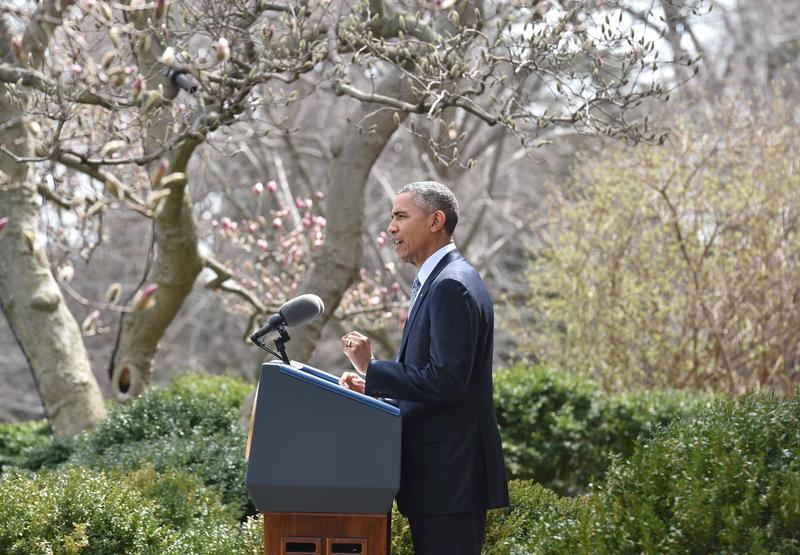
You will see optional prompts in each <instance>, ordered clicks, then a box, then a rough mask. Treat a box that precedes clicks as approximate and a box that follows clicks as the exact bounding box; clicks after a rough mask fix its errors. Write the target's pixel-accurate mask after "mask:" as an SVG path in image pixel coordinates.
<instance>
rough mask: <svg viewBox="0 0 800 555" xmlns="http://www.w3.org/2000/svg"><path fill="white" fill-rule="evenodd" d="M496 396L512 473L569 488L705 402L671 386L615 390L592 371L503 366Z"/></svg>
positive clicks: (559, 489) (602, 470) (568, 491)
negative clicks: (588, 375)
mask: <svg viewBox="0 0 800 555" xmlns="http://www.w3.org/2000/svg"><path fill="white" fill-rule="evenodd" d="M494 397H495V406H496V408H497V418H498V423H499V425H500V432H501V434H502V437H503V450H504V453H505V460H506V466H507V469H508V473H509V476H510V477H512V478H520V479H532V480H536V481H537V482H539V483H540V484H542V485H545V486H547V487H548V488H551V489H553V490H554V491H556V492H558V493H561V494H567V495H574V494H576V493H580V492H581V491H583V490H585V488H586V486H588V484H589V483H590V481H591V480H592V479H597V478H599V477H602V475H603V474H604V473H605V471H606V469H607V467H608V465H609V464H610V460H611V457H612V456H613V455H619V456H623V457H624V456H628V455H629V454H630V453H632V452H633V447H634V445H635V444H636V441H637V439H640V438H644V437H647V436H649V435H650V434H652V433H653V431H654V430H657V429H658V428H659V427H660V426H662V425H663V424H665V423H667V422H670V421H671V420H673V419H675V418H676V417H678V416H681V415H684V414H687V413H689V412H690V411H691V410H692V409H693V408H694V407H696V406H697V405H698V404H699V402H700V399H699V398H698V397H697V396H692V395H688V394H686V393H682V392H670V391H661V392H644V393H635V394H625V395H621V394H616V395H609V394H606V393H603V392H602V390H601V389H600V388H599V387H598V386H597V385H596V384H595V383H593V382H591V381H589V380H587V379H585V378H581V377H577V376H574V375H572V374H567V373H560V372H554V371H552V370H549V369H546V368H526V367H517V368H514V369H511V370H506V371H502V372H497V373H496V374H495V376H494Z"/></svg>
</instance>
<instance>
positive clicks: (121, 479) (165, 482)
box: [0, 467, 263, 555]
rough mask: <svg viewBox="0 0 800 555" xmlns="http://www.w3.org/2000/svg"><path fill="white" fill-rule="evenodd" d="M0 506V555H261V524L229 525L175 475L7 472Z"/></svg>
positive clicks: (194, 484)
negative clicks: (5, 554)
mask: <svg viewBox="0 0 800 555" xmlns="http://www.w3.org/2000/svg"><path fill="white" fill-rule="evenodd" d="M0 499H2V500H3V502H2V503H0V552H2V553H8V554H9V555H17V554H18V555H34V554H42V555H44V554H52V553H56V554H73V553H80V554H81V555H95V554H96V555H108V554H109V553H125V554H131V555H137V554H148V555H149V554H153V555H156V554H159V555H160V554H167V553H169V554H175V555H177V554H186V553H193V554H198V555H211V554H213V555H230V554H232V553H241V554H253V555H254V554H256V553H260V552H261V550H262V549H263V543H262V536H261V528H260V525H259V519H251V520H248V521H246V522H245V523H243V524H240V523H239V522H237V521H236V520H234V519H231V518H230V517H229V516H228V515H227V513H228V512H229V511H228V509H227V508H226V507H225V506H224V505H223V504H222V503H221V501H220V499H219V497H218V496H217V495H216V493H215V492H213V491H212V490H209V489H207V488H205V487H204V486H203V485H202V484H201V483H200V482H199V481H198V480H197V479H196V478H194V477H192V476H190V475H189V474H186V473H183V472H178V471H169V472H166V473H157V472H155V471H154V470H153V469H152V468H143V469H140V470H137V471H134V472H127V473H123V472H111V473H105V472H99V471H94V470H91V469H88V468H80V467H75V468H65V469H61V470H53V469H45V470H42V471H40V472H37V473H31V472H26V471H19V470H10V471H7V472H4V473H3V474H2V475H1V476H0Z"/></svg>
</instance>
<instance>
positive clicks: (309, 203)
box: [306, 198, 314, 210]
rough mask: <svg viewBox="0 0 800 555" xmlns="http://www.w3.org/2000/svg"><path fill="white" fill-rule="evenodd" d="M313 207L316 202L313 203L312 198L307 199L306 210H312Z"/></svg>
mask: <svg viewBox="0 0 800 555" xmlns="http://www.w3.org/2000/svg"><path fill="white" fill-rule="evenodd" d="M312 206H314V201H312V200H311V199H310V198H307V199H306V209H308V210H311V207H312Z"/></svg>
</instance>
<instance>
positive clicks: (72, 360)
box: [0, 95, 106, 436]
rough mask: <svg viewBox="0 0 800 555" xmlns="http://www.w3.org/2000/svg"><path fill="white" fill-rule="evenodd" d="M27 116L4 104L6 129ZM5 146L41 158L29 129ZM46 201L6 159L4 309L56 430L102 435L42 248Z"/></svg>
mask: <svg viewBox="0 0 800 555" xmlns="http://www.w3.org/2000/svg"><path fill="white" fill-rule="evenodd" d="M22 116H23V114H22V113H21V112H19V111H17V110H16V109H14V108H13V107H11V106H9V104H8V102H7V97H6V96H5V95H2V96H0V121H4V122H7V121H12V120H13V119H14V118H21V117H22ZM0 143H2V144H4V145H7V148H9V147H10V149H13V151H14V152H15V154H17V155H18V156H32V155H33V152H34V141H33V139H32V137H31V136H30V134H29V132H28V129H27V126H26V125H25V124H23V123H21V122H20V123H18V124H16V125H13V126H11V127H6V128H5V129H4V130H3V131H2V135H1V136H0ZM12 145H13V146H12ZM38 201H39V199H38V193H37V190H36V183H35V176H34V175H33V172H32V168H31V167H30V166H28V165H27V164H17V163H16V162H15V161H14V160H13V159H11V158H10V157H8V156H5V155H3V154H0V219H4V218H8V220H7V223H6V225H5V227H4V228H3V229H2V230H0V268H2V269H0V302H1V303H2V306H3V310H4V312H5V313H6V316H7V318H8V322H9V324H10V326H11V327H12V329H14V330H15V332H16V334H17V336H18V338H19V341H20V343H21V344H22V348H23V349H24V350H25V353H26V354H27V357H28V359H29V360H30V364H31V366H32V369H33V372H34V375H35V378H36V381H37V382H38V384H39V390H40V394H41V396H42V402H43V403H44V406H45V410H46V411H47V414H48V417H49V419H50V423H51V425H52V426H53V430H54V431H55V433H56V434H58V435H61V436H67V435H74V434H77V433H78V432H81V431H83V430H87V429H90V428H93V427H95V426H96V425H97V424H98V423H100V422H101V421H102V420H103V419H104V418H105V414H106V411H105V405H104V404H103V397H102V395H101V393H100V388H99V387H98V385H97V381H96V379H95V377H94V374H92V369H91V365H90V363H89V356H88V354H87V352H86V349H85V347H84V345H83V337H82V336H81V331H80V328H79V326H78V323H77V322H76V321H75V318H74V317H73V315H72V313H71V312H70V311H69V309H68V308H67V305H66V303H65V302H64V298H63V296H62V294H61V290H60V289H59V287H58V285H57V284H56V281H55V279H54V278H53V274H52V273H51V271H50V267H49V264H48V260H47V255H46V253H45V250H44V247H43V246H42V245H41V244H40V243H39V238H38V236H37V233H38V225H37V224H38V216H39V202H38Z"/></svg>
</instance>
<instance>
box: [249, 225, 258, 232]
mask: <svg viewBox="0 0 800 555" xmlns="http://www.w3.org/2000/svg"><path fill="white" fill-rule="evenodd" d="M247 230H248V231H249V232H250V233H255V232H256V231H258V224H256V223H255V222H250V224H249V225H248V226H247Z"/></svg>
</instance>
